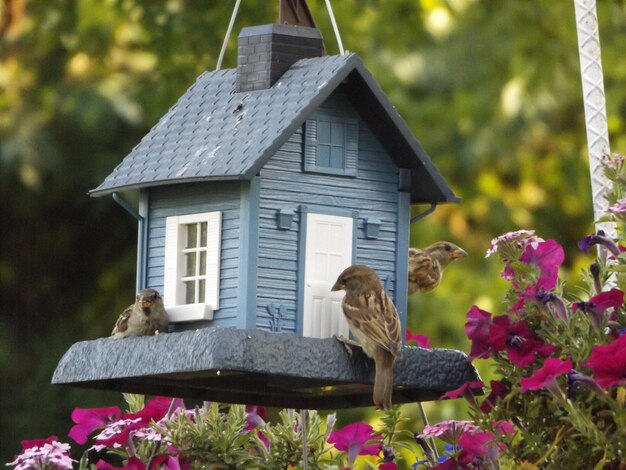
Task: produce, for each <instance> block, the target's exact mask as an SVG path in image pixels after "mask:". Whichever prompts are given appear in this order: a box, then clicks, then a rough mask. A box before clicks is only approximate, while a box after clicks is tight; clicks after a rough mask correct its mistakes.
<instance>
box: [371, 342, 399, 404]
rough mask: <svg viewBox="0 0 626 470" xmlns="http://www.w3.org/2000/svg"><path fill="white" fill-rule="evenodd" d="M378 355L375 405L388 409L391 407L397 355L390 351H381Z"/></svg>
mask: <svg viewBox="0 0 626 470" xmlns="http://www.w3.org/2000/svg"><path fill="white" fill-rule="evenodd" d="M378 356H379V357H377V358H376V359H377V360H376V361H375V363H376V376H375V378H374V406H376V408H378V409H383V410H388V409H390V408H391V395H392V392H393V363H394V361H395V357H394V356H393V355H392V354H391V353H390V352H389V351H381V352H380V354H379V355H378Z"/></svg>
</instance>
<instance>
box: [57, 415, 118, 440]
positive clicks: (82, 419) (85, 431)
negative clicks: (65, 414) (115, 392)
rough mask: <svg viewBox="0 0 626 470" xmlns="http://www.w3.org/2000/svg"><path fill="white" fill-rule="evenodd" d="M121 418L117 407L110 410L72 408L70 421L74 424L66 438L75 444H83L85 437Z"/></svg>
mask: <svg viewBox="0 0 626 470" xmlns="http://www.w3.org/2000/svg"><path fill="white" fill-rule="evenodd" d="M120 417H121V412H120V409H119V408H118V407H117V406H112V407H110V408H74V411H72V421H74V422H75V423H76V424H75V425H74V426H72V429H70V432H69V434H68V436H69V437H70V438H72V439H73V440H74V441H76V443H77V444H81V445H83V444H85V443H86V442H87V436H89V434H91V433H92V432H94V431H95V430H96V429H102V428H104V427H106V426H108V425H109V424H111V423H113V422H115V421H118V420H119V419H120Z"/></svg>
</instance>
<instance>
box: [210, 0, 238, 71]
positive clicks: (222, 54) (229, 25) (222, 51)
mask: <svg viewBox="0 0 626 470" xmlns="http://www.w3.org/2000/svg"><path fill="white" fill-rule="evenodd" d="M240 4H241V0H237V2H236V3H235V8H233V14H232V15H231V16H230V23H228V29H227V30H226V37H224V43H223V44H222V50H221V51H220V56H219V58H218V59H217V66H216V67H215V70H219V69H221V68H222V60H224V54H225V53H226V46H227V45H228V40H229V39H230V33H232V31H233V25H234V24H235V18H237V11H239V5H240Z"/></svg>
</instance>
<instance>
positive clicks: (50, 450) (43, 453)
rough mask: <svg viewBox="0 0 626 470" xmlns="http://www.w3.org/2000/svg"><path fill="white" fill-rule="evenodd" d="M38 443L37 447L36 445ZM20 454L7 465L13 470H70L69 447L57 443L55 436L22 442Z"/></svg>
mask: <svg viewBox="0 0 626 470" xmlns="http://www.w3.org/2000/svg"><path fill="white" fill-rule="evenodd" d="M37 443H39V445H36V444H37ZM24 444H26V445H27V446H29V447H24V448H23V449H22V453H21V454H19V455H18V456H16V457H15V460H14V461H13V462H10V463H8V464H7V465H13V466H15V470H32V469H39V468H41V469H44V468H54V469H57V470H71V469H72V462H75V460H72V458H71V457H70V445H69V444H65V443H61V442H58V441H57V440H56V436H50V437H49V438H47V439H37V440H33V441H23V443H22V445H24Z"/></svg>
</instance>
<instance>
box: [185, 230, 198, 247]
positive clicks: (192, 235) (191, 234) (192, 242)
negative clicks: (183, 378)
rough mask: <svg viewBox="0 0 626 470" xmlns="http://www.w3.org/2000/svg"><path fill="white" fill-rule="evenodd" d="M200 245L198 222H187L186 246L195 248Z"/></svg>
mask: <svg viewBox="0 0 626 470" xmlns="http://www.w3.org/2000/svg"><path fill="white" fill-rule="evenodd" d="M196 246H198V224H187V246H186V247H185V248H195V247H196Z"/></svg>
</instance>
